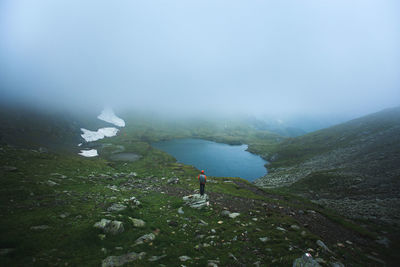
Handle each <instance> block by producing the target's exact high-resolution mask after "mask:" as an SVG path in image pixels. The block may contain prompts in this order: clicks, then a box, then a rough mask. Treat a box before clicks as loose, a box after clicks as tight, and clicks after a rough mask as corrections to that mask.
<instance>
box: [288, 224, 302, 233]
mask: <svg viewBox="0 0 400 267" xmlns="http://www.w3.org/2000/svg"><path fill="white" fill-rule="evenodd" d="M290 228H292V229H293V230H296V231H298V230H300V227H299V226H298V225H296V224H292V225H291V226H290Z"/></svg>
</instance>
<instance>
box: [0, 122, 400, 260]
mask: <svg viewBox="0 0 400 267" xmlns="http://www.w3.org/2000/svg"><path fill="white" fill-rule="evenodd" d="M8 118H10V117H8ZM19 118H20V119H19V120H18V127H16V126H15V125H16V124H15V123H14V122H13V121H11V120H10V121H8V122H7V127H6V128H2V129H6V131H3V130H2V134H3V133H4V134H3V135H2V136H3V137H4V136H6V137H7V138H8V137H12V136H13V135H12V133H13V131H19V129H20V127H25V128H26V129H27V130H24V131H21V132H18V133H16V135H15V136H16V137H18V138H16V139H15V140H12V139H7V138H3V139H2V142H1V143H0V188H1V189H0V190H1V194H0V266H49V265H51V266H100V265H101V266H121V265H127V266H182V265H184V266H291V265H293V264H295V265H294V266H302V265H301V264H302V263H304V262H308V263H309V264H313V265H312V266H343V264H344V265H345V266H384V265H388V266H396V264H397V263H398V262H399V258H398V256H397V254H398V253H397V250H398V248H399V246H398V243H397V242H396V240H399V236H398V231H396V228H390V227H380V226H377V225H374V224H371V223H369V222H362V223H360V222H359V221H356V220H352V219H345V218H344V217H342V216H340V215H338V214H336V213H335V212H332V211H331V210H328V209H325V208H322V207H321V206H319V205H316V204H314V203H311V202H309V201H307V200H305V199H304V198H299V197H297V196H293V195H292V194H290V193H287V192H277V191H275V190H268V189H261V188H259V187H256V186H255V185H254V184H251V183H249V182H247V181H245V180H242V179H238V178H229V177H225V178H223V177H209V180H208V183H207V185H206V193H207V196H204V197H200V196H199V195H198V189H199V188H198V184H197V181H196V179H195V177H196V175H197V174H198V170H196V169H194V168H193V167H192V166H186V165H183V164H179V163H176V160H175V159H174V158H173V157H172V156H170V155H168V154H166V153H164V152H162V151H159V150H156V149H154V148H152V147H151V145H150V143H151V142H152V141H154V140H161V139H168V138H174V137H186V136H197V137H203V138H210V139H212V138H214V139H218V140H221V141H227V142H240V141H243V140H244V141H249V142H251V144H252V146H254V147H263V148H264V147H268V148H271V147H273V146H274V145H275V144H276V136H275V135H271V134H270V133H268V132H255V131H252V130H251V129H249V128H246V127H242V126H241V127H237V126H235V127H234V128H233V127H231V128H229V129H231V130H229V131H228V130H227V129H228V128H225V127H224V129H222V130H218V131H217V132H216V133H217V134H215V133H212V129H211V126H210V127H208V128H204V127H199V128H198V129H197V128H196V127H193V126H190V127H187V128H183V129H180V128H179V127H172V128H171V127H170V126H163V125H161V126H160V123H154V122H148V121H147V122H145V121H139V120H132V119H129V118H128V119H127V120H126V121H127V127H125V128H123V129H122V130H121V134H119V135H117V136H115V137H112V138H108V139H103V140H100V141H98V142H96V144H94V145H95V146H98V148H101V147H103V149H100V150H99V151H100V153H99V157H95V158H84V157H81V156H79V155H77V154H76V153H68V152H65V151H64V150H58V149H41V148H40V146H41V145H43V144H44V145H45V143H35V140H36V139H35V138H32V137H31V135H33V134H35V136H36V134H37V137H39V139H38V140H42V141H43V140H45V141H46V139H47V138H49V133H50V138H53V139H52V140H54V141H56V142H60V143H62V142H64V141H65V140H68V138H63V137H65V136H69V135H70V136H74V133H75V132H74V131H75V130H74V129H75V128H74V127H72V128H71V131H70V132H66V133H64V134H66V135H60V138H59V139H57V134H52V133H54V132H59V133H60V134H62V131H61V130H57V127H56V125H58V124H57V123H58V121H54V123H52V120H49V119H45V117H43V118H42V119H40V118H41V117H40V116H39V115H37V116H36V118H37V121H38V123H37V124H34V123H31V122H32V119H31V118H32V116H28V115H24V116H23V117H21V116H20V117H19ZM24 118H27V119H24ZM3 119H4V120H7V116H4V114H3ZM135 121H136V123H135ZM64 122H65V123H62V125H64V126H66V125H70V123H71V121H69V120H65V121H64ZM35 125H37V126H40V127H35ZM78 125H79V124H78ZM201 125H202V126H204V123H201ZM42 126H43V127H45V128H44V129H47V130H46V131H41V129H42V128H43V127H42ZM63 129H66V128H63ZM226 131H227V132H229V135H228V134H226ZM75 134H79V132H77V133H75ZM51 136H54V137H51ZM265 137H268V138H267V141H266V140H264V139H265ZM244 138H247V139H244ZM25 139H26V140H30V142H27V143H24V142H21V141H23V140H25ZM11 141H13V142H11ZM17 141H18V142H17ZM16 144H17V145H16ZM49 144H52V142H50V143H49ZM65 144H66V145H68V143H65ZM71 144H72V143H71ZM74 144H75V143H74ZM96 148H97V147H96ZM115 151H125V152H129V153H134V154H137V155H140V157H138V160H136V161H126V162H125V161H113V160H112V159H111V157H108V155H109V154H113V153H115ZM306 253H307V254H306Z"/></svg>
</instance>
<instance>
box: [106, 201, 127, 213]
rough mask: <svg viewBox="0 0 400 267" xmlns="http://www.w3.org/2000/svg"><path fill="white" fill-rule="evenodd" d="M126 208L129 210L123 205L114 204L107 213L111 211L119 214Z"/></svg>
mask: <svg viewBox="0 0 400 267" xmlns="http://www.w3.org/2000/svg"><path fill="white" fill-rule="evenodd" d="M126 208H127V206H125V205H123V204H120V203H114V204H112V205H111V206H110V207H109V208H108V209H107V211H110V212H119V211H123V210H125V209H126Z"/></svg>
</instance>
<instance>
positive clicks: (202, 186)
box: [200, 184, 204, 195]
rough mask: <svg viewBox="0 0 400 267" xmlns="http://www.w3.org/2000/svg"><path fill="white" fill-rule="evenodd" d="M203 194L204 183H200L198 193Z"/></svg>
mask: <svg viewBox="0 0 400 267" xmlns="http://www.w3.org/2000/svg"><path fill="white" fill-rule="evenodd" d="M203 194H204V184H200V195H203Z"/></svg>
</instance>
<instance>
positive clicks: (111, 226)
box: [93, 219, 124, 235]
mask: <svg viewBox="0 0 400 267" xmlns="http://www.w3.org/2000/svg"><path fill="white" fill-rule="evenodd" d="M93 226H94V227H95V228H98V229H101V230H103V232H104V233H107V234H112V235H116V234H118V233H122V232H123V231H124V225H123V223H122V222H120V221H111V220H108V219H101V221H99V222H96V223H95V224H94V225H93Z"/></svg>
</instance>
